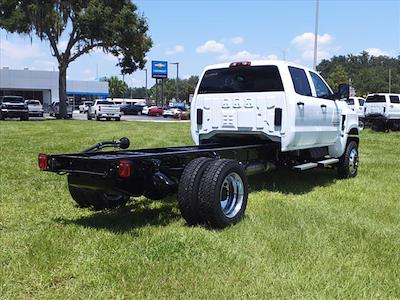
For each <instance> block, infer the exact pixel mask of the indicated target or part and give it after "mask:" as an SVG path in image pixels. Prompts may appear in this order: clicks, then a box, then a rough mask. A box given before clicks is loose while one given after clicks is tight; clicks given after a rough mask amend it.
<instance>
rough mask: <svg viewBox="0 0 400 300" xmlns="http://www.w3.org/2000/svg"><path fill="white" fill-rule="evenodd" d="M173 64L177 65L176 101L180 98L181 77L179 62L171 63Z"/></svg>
mask: <svg viewBox="0 0 400 300" xmlns="http://www.w3.org/2000/svg"><path fill="white" fill-rule="evenodd" d="M171 65H176V101H178V98H179V87H178V79H179V62H174V63H171Z"/></svg>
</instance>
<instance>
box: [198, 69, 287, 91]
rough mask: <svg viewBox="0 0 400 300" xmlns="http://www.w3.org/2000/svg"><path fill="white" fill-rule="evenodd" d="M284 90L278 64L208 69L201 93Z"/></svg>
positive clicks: (201, 85) (200, 88)
mask: <svg viewBox="0 0 400 300" xmlns="http://www.w3.org/2000/svg"><path fill="white" fill-rule="evenodd" d="M278 91H283V84H282V80H281V76H280V74H279V70H278V68H277V67H276V66H254V67H248V66H246V67H232V68H224V69H214V70H208V71H206V73H205V74H204V76H203V79H202V80H201V83H200V87H199V91H198V93H199V94H216V93H249V92H278Z"/></svg>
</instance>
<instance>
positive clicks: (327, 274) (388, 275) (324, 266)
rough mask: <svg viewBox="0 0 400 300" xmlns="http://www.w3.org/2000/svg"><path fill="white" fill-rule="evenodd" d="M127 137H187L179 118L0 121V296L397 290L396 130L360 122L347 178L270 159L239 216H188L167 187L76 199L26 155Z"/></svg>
mask: <svg viewBox="0 0 400 300" xmlns="http://www.w3.org/2000/svg"><path fill="white" fill-rule="evenodd" d="M121 136H127V137H129V138H130V139H131V141H132V145H133V146H131V147H135V148H141V147H156V146H172V145H182V144H191V139H190V136H189V124H187V123H185V124H183V123H181V124H176V123H174V124H160V123H158V124H155V123H142V122H119V123H116V122H85V121H46V122H13V121H6V122H1V123H0V148H1V149H0V150H1V152H0V153H1V154H0V155H1V157H0V170H1V171H0V172H1V173H0V174H1V175H0V180H1V182H0V197H1V198H0V298H1V299H15V298H22V299H26V298H29V299H32V298H33V299H63V298H69V299H76V298H80V299H87V298H93V299H98V298H99V299H119V298H128V299H143V298H148V299H160V298H202V299H228V298H257V299H271V298H285V299H287V298H295V299H298V298H307V299H311V298H330V299H332V298H352V299H360V298H362V299H365V298H366V299H377V298H378V299H379V298H381V299H388V298H400V267H399V266H400V213H399V212H400V201H399V191H400V188H399V186H400V172H399V166H400V163H399V159H400V134H399V133H389V134H384V133H375V132H372V131H369V130H366V131H364V132H363V133H362V141H361V147H360V152H361V166H360V169H359V175H358V177H356V178H354V179H351V180H342V181H338V180H336V179H335V177H334V174H333V172H332V171H329V170H315V171H310V172H308V173H304V174H294V173H290V172H284V171H277V172H275V173H270V174H267V175H264V176H259V177H256V178H252V179H251V186H250V187H251V190H252V192H251V194H250V196H249V204H248V207H247V214H246V217H245V219H244V220H243V221H242V222H241V223H239V224H238V225H236V226H234V227H231V228H228V229H226V230H223V231H213V230H208V229H205V228H202V227H195V228H191V227H188V226H186V225H185V223H184V221H183V219H181V218H180V215H179V211H178V209H177V206H176V203H175V199H174V198H169V199H166V200H164V201H148V200H146V199H145V198H137V199H134V200H132V201H131V202H129V204H128V206H127V207H126V208H123V209H120V210H117V211H112V212H100V213H95V212H93V211H90V210H87V209H79V208H77V207H76V206H75V205H74V203H73V201H72V200H71V198H70V196H69V193H68V190H67V187H66V178H65V176H58V175H55V174H48V173H41V172H39V171H38V169H37V166H36V164H37V163H36V159H37V154H38V153H39V152H46V153H66V152H78V151H80V150H82V149H84V148H86V147H88V146H90V145H92V144H94V143H96V142H97V141H99V140H102V139H110V138H113V137H115V138H118V137H121Z"/></svg>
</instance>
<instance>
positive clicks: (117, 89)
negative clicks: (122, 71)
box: [105, 76, 128, 98]
mask: <svg viewBox="0 0 400 300" xmlns="http://www.w3.org/2000/svg"><path fill="white" fill-rule="evenodd" d="M105 81H107V82H108V90H109V92H110V96H111V98H121V97H124V96H125V94H126V92H127V90H128V85H127V84H126V83H125V82H124V81H122V80H120V79H119V78H118V77H117V76H111V77H110V78H107V79H106V80H105Z"/></svg>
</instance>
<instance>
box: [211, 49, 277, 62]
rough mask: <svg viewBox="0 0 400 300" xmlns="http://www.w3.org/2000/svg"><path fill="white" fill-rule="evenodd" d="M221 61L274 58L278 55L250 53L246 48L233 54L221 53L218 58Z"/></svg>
mask: <svg viewBox="0 0 400 300" xmlns="http://www.w3.org/2000/svg"><path fill="white" fill-rule="evenodd" d="M218 59H219V60H221V61H244V60H265V59H266V60H275V59H278V57H277V56H276V55H275V54H270V55H267V56H264V55H261V54H257V53H251V52H249V51H247V50H242V51H239V52H237V53H235V54H228V53H227V54H224V55H221V56H220V57H219V58H218Z"/></svg>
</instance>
